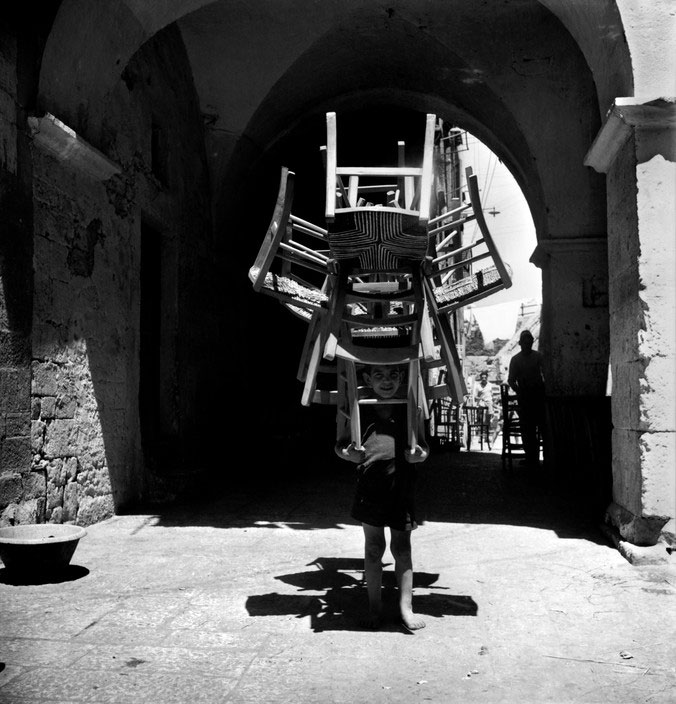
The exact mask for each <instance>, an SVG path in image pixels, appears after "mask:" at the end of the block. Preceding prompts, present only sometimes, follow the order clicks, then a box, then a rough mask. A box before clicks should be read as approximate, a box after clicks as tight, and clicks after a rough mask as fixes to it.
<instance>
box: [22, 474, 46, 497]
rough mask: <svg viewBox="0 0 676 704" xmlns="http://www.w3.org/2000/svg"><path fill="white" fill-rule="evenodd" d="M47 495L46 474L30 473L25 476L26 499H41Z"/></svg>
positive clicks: (24, 491)
mask: <svg viewBox="0 0 676 704" xmlns="http://www.w3.org/2000/svg"><path fill="white" fill-rule="evenodd" d="M46 495H47V478H46V476H45V473H44V472H29V473H28V474H26V475H24V480H23V496H24V499H39V498H44V497H45V496H46Z"/></svg>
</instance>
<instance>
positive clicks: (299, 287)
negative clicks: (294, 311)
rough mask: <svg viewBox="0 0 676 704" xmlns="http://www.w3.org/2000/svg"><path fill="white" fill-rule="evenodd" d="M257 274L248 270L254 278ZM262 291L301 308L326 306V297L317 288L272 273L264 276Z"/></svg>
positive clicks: (252, 270) (255, 271)
mask: <svg viewBox="0 0 676 704" xmlns="http://www.w3.org/2000/svg"><path fill="white" fill-rule="evenodd" d="M257 273H258V271H257V270H255V269H254V268H253V267H252V269H251V270H250V274H251V276H253V277H255V276H256V274H257ZM262 290H263V291H268V292H274V293H275V294H281V295H283V296H285V297H288V298H289V299H290V300H291V301H292V302H293V303H295V304H296V305H297V306H301V307H307V306H310V307H312V308H321V307H323V306H326V304H327V302H328V296H327V295H326V294H325V293H323V292H322V291H320V290H319V289H318V288H310V287H309V286H304V285H303V284H300V283H298V282H297V281H296V280H295V279H292V278H289V277H288V276H280V275H279V274H273V273H272V272H268V273H267V274H266V275H265V280H264V282H263V287H262Z"/></svg>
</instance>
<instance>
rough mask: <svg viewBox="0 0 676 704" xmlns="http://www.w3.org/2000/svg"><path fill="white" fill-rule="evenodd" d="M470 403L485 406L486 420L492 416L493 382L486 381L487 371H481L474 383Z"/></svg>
mask: <svg viewBox="0 0 676 704" xmlns="http://www.w3.org/2000/svg"><path fill="white" fill-rule="evenodd" d="M472 405H474V406H482V407H484V408H486V409H487V410H486V414H487V415H488V420H490V419H491V418H492V417H493V384H491V383H490V382H489V381H488V372H481V373H480V374H479V381H477V382H476V384H474V388H473V389H472Z"/></svg>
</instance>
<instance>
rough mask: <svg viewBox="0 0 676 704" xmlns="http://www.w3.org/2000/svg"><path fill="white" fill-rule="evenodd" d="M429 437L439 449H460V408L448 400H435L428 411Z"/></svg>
mask: <svg viewBox="0 0 676 704" xmlns="http://www.w3.org/2000/svg"><path fill="white" fill-rule="evenodd" d="M430 426H431V427H430V430H431V433H430V435H431V437H432V438H435V439H436V442H437V443H438V445H439V447H440V448H444V447H450V448H451V449H460V446H461V444H462V442H461V431H462V424H461V420H460V408H459V406H457V405H456V404H454V403H453V402H452V401H451V400H450V399H449V398H437V399H435V400H434V401H433V402H432V408H431V410H430Z"/></svg>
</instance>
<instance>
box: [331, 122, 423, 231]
mask: <svg viewBox="0 0 676 704" xmlns="http://www.w3.org/2000/svg"><path fill="white" fill-rule="evenodd" d="M435 128H436V116H435V115H432V114H428V115H427V116H426V121H425V141H424V146H423V158H422V164H419V165H417V166H407V165H406V164H405V153H404V147H405V145H404V143H403V142H398V144H397V147H398V159H397V165H396V166H377V167H374V166H342V165H341V166H339V165H338V161H337V153H338V137H337V127H336V113H335V112H328V113H326V222H327V223H332V222H334V220H335V219H336V216H337V215H338V214H340V213H343V214H345V213H348V214H349V213H360V214H362V215H363V214H365V213H367V212H370V211H373V210H378V211H379V212H389V213H392V214H394V215H399V216H402V215H411V216H413V217H415V218H416V219H417V220H418V221H419V222H420V223H426V222H427V221H428V220H429V217H430V206H431V199H432V195H433V194H432V184H433V182H434V172H433V163H432V162H433V155H434V132H435ZM383 179H390V180H391V182H386V183H382V180H383ZM374 180H375V181H377V182H376V183H373V181H374ZM378 181H379V182H378ZM375 194H380V195H381V196H382V195H385V201H384V202H381V203H371V202H370V201H367V200H366V198H364V197H363V196H368V197H369V198H370V197H373V196H374V195H375Z"/></svg>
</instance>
